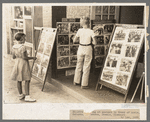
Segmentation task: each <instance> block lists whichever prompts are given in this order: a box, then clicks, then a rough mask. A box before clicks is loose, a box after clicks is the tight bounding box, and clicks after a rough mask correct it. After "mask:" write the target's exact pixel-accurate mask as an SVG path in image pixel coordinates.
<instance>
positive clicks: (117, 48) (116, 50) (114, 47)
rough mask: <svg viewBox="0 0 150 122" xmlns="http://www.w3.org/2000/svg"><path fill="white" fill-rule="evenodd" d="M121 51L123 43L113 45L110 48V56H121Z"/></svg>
mask: <svg viewBox="0 0 150 122" xmlns="http://www.w3.org/2000/svg"><path fill="white" fill-rule="evenodd" d="M121 49H122V44H121V43H112V44H111V47H110V54H121Z"/></svg>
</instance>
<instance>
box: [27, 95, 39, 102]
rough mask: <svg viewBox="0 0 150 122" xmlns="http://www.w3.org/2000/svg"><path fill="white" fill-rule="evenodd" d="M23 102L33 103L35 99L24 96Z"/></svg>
mask: <svg viewBox="0 0 150 122" xmlns="http://www.w3.org/2000/svg"><path fill="white" fill-rule="evenodd" d="M25 101H26V102H35V101H36V99H33V98H31V97H30V96H29V95H27V96H25Z"/></svg>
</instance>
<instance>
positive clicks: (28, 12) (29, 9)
mask: <svg viewBox="0 0 150 122" xmlns="http://www.w3.org/2000/svg"><path fill="white" fill-rule="evenodd" d="M31 14H32V6H24V16H26V17H30V18H31Z"/></svg>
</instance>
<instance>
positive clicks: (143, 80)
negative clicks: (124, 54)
mask: <svg viewBox="0 0 150 122" xmlns="http://www.w3.org/2000/svg"><path fill="white" fill-rule="evenodd" d="M144 82H145V78H144V76H143V78H142V87H141V95H140V100H142V96H143V86H144Z"/></svg>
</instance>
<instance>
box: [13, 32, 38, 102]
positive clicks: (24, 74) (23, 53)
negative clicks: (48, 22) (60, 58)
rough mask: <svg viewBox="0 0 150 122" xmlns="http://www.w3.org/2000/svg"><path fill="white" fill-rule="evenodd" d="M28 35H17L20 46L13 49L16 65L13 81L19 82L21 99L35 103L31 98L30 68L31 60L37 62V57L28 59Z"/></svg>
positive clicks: (16, 45) (17, 45)
mask: <svg viewBox="0 0 150 122" xmlns="http://www.w3.org/2000/svg"><path fill="white" fill-rule="evenodd" d="M25 37H26V35H25V34H24V33H16V34H15V39H16V40H17V41H18V44H15V45H14V46H13V49H12V54H13V59H16V60H15V65H14V68H13V71H12V75H11V78H12V80H16V81H17V87H18V91H19V99H20V100H22V99H24V98H25V101H29V102H35V101H36V100H35V99H32V98H31V97H30V96H29V85H30V79H31V72H30V67H29V61H28V60H30V59H33V60H36V57H28V56H27V50H26V48H25V46H24V43H25V40H26V38H25ZM22 81H25V93H26V95H24V94H23V92H22Z"/></svg>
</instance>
